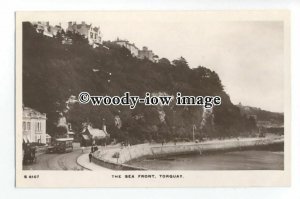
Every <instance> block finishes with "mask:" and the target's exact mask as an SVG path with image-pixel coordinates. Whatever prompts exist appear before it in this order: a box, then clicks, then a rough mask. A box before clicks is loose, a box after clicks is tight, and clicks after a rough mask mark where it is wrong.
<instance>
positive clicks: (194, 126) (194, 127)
mask: <svg viewBox="0 0 300 199" xmlns="http://www.w3.org/2000/svg"><path fill="white" fill-rule="evenodd" d="M195 129H196V125H195V124H193V142H195Z"/></svg>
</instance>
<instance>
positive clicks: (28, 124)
mask: <svg viewBox="0 0 300 199" xmlns="http://www.w3.org/2000/svg"><path fill="white" fill-rule="evenodd" d="M27 130H30V122H27Z"/></svg>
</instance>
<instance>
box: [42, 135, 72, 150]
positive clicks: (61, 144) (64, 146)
mask: <svg viewBox="0 0 300 199" xmlns="http://www.w3.org/2000/svg"><path fill="white" fill-rule="evenodd" d="M73 140H74V138H57V139H55V141H54V142H53V144H52V145H50V146H48V148H47V152H48V153H66V152H71V151H73Z"/></svg>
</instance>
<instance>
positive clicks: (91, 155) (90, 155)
mask: <svg viewBox="0 0 300 199" xmlns="http://www.w3.org/2000/svg"><path fill="white" fill-rule="evenodd" d="M92 157H93V154H92V153H90V154H89V160H90V162H92Z"/></svg>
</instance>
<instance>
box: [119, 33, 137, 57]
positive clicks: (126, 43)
mask: <svg viewBox="0 0 300 199" xmlns="http://www.w3.org/2000/svg"><path fill="white" fill-rule="evenodd" d="M115 43H116V44H118V45H119V46H122V47H125V48H127V49H128V50H129V51H130V53H131V54H132V55H133V56H134V57H137V56H138V55H139V49H138V47H136V46H135V44H134V43H130V42H129V41H127V40H120V39H119V38H117V40H116V41H115Z"/></svg>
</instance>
